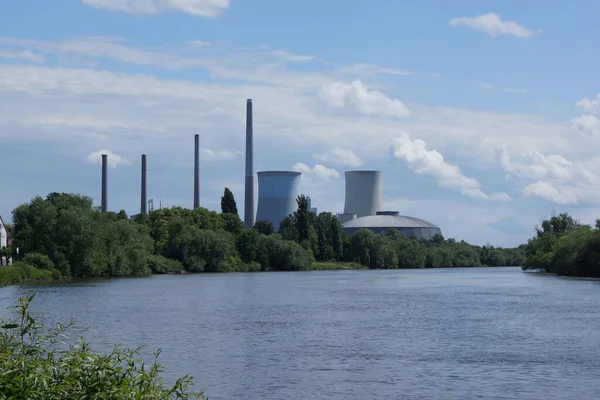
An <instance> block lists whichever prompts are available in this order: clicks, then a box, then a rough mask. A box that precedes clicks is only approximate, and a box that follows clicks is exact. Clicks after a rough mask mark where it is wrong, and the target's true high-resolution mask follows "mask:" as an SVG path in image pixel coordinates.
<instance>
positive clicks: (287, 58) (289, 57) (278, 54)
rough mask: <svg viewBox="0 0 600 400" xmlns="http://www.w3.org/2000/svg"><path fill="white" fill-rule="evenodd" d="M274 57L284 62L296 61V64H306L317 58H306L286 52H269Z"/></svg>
mask: <svg viewBox="0 0 600 400" xmlns="http://www.w3.org/2000/svg"><path fill="white" fill-rule="evenodd" d="M267 54H269V55H270V56H272V57H275V58H278V59H280V60H282V61H295V62H305V61H313V60H314V59H315V58H316V57H315V56H305V55H300V54H294V53H290V52H289V51H285V50H271V51H269V52H267Z"/></svg>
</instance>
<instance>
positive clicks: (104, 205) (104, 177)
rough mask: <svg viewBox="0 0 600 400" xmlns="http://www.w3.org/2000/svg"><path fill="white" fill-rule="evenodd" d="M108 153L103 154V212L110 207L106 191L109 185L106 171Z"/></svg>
mask: <svg viewBox="0 0 600 400" xmlns="http://www.w3.org/2000/svg"><path fill="white" fill-rule="evenodd" d="M106 161H107V155H106V154H102V207H101V208H102V212H106V211H107V209H108V200H107V198H108V197H107V193H106V186H107V184H106V183H107V182H106V181H107V179H108V178H107V171H106V164H107V162H106Z"/></svg>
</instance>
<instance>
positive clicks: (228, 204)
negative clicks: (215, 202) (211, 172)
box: [221, 188, 238, 215]
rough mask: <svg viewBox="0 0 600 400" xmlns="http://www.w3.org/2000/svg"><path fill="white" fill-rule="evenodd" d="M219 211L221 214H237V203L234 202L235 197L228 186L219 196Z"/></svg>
mask: <svg viewBox="0 0 600 400" xmlns="http://www.w3.org/2000/svg"><path fill="white" fill-rule="evenodd" d="M221 212H222V213H223V214H235V215H238V209H237V204H235V197H234V196H233V193H232V192H231V190H229V188H225V191H224V193H223V196H222V197H221Z"/></svg>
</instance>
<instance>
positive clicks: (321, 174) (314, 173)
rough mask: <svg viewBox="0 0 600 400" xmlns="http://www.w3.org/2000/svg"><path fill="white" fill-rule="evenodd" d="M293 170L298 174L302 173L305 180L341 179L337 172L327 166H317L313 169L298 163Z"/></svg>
mask: <svg viewBox="0 0 600 400" xmlns="http://www.w3.org/2000/svg"><path fill="white" fill-rule="evenodd" d="M292 169H293V170H294V171H296V172H302V177H303V178H304V179H318V180H325V181H330V180H334V179H339V178H340V173H339V172H337V171H336V170H335V169H332V168H327V167H326V166H324V165H321V164H317V165H315V166H314V167H313V168H311V167H309V166H308V165H306V164H304V163H301V162H297V163H296V164H294V165H293V166H292Z"/></svg>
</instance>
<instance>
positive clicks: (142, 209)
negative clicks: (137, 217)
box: [140, 154, 148, 215]
mask: <svg viewBox="0 0 600 400" xmlns="http://www.w3.org/2000/svg"><path fill="white" fill-rule="evenodd" d="M147 205H148V202H147V201H146V155H145V154H142V200H141V204H140V214H142V215H146V214H147V210H146V207H147Z"/></svg>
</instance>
